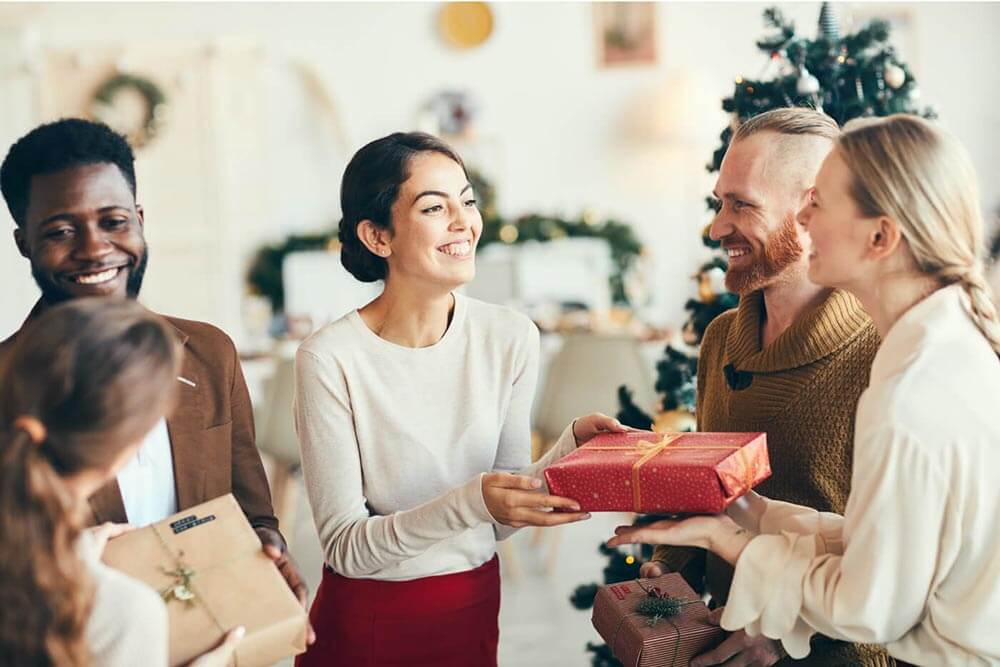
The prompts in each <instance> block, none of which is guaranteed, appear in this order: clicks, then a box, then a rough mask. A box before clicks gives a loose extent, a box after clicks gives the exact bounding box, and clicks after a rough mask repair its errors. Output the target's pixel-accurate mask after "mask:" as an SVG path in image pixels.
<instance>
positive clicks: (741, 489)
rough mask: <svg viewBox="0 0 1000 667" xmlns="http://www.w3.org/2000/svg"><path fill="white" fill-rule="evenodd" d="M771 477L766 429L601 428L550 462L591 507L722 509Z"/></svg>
mask: <svg viewBox="0 0 1000 667" xmlns="http://www.w3.org/2000/svg"><path fill="white" fill-rule="evenodd" d="M770 476H771V464H770V462H769V461H768V458H767V436H766V435H765V434H764V433H653V432H651V431H628V432H625V433H603V434H601V435H598V436H595V437H594V438H593V439H591V440H590V441H588V442H587V443H586V444H584V445H583V446H581V447H579V448H578V449H577V450H576V451H574V452H571V453H570V454H568V455H566V456H564V457H563V458H561V459H559V460H558V461H556V462H555V463H554V464H552V465H551V466H549V467H548V468H546V469H545V481H546V482H548V485H549V491H550V492H551V493H553V494H554V495H557V496H564V497H566V498H572V499H573V500H575V501H577V502H578V503H580V508H581V509H582V510H583V511H585V512H602V511H603V512H609V511H610V512H646V513H665V514H667V513H669V514H674V513H677V514H680V513H684V514H688V513H690V514H717V513H719V512H721V511H723V510H724V509H725V508H726V507H728V506H729V504H730V503H732V502H733V501H734V500H736V499H737V498H739V497H740V496H742V495H743V494H745V493H746V492H747V491H749V490H750V489H752V488H753V487H754V486H756V485H757V484H759V483H760V482H762V481H763V480H765V479H767V478H768V477H770Z"/></svg>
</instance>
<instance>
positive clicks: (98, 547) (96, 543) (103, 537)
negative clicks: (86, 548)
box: [86, 521, 135, 558]
mask: <svg viewBox="0 0 1000 667" xmlns="http://www.w3.org/2000/svg"><path fill="white" fill-rule="evenodd" d="M86 530H87V532H89V533H90V536H91V540H92V547H93V549H94V554H95V555H96V556H97V557H98V558H100V557H101V556H102V555H103V554H104V547H106V546H108V540H113V539H114V538H116V537H118V536H119V535H124V534H125V533H127V532H129V531H130V530H135V526H133V525H132V524H130V523H111V522H110V521H108V522H105V523H102V524H101V525H100V526H94V527H93V528H87V529H86Z"/></svg>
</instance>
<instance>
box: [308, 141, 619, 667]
mask: <svg viewBox="0 0 1000 667" xmlns="http://www.w3.org/2000/svg"><path fill="white" fill-rule="evenodd" d="M341 209H342V211H343V219H342V220H341V223H340V241H341V243H342V249H341V259H342V262H343V264H344V266H345V267H346V268H347V270H348V271H350V272H351V273H352V274H353V275H354V276H356V277H357V278H358V279H359V280H362V281H366V282H372V281H376V280H384V281H385V288H384V291H383V292H382V294H381V295H380V296H379V297H378V298H376V299H375V300H374V301H372V302H371V303H369V304H368V305H366V306H364V307H363V308H361V309H359V310H357V311H354V312H351V313H349V314H348V315H346V316H345V317H343V318H342V319H340V320H338V321H336V322H334V323H332V324H330V325H328V326H326V327H324V328H323V329H321V330H320V331H318V332H317V333H316V334H314V335H313V336H312V337H310V338H309V339H308V340H307V341H306V342H305V343H304V344H303V345H302V346H301V347H300V348H299V351H298V354H297V357H296V376H297V388H296V398H295V422H296V429H297V431H298V434H299V442H300V445H301V449H302V469H303V474H304V476H305V481H306V487H307V489H308V493H309V500H310V503H311V505H312V509H313V515H314V517H315V520H316V527H317V529H318V531H319V537H320V542H321V544H322V547H323V550H324V553H325V557H326V566H325V567H324V572H323V581H322V584H321V585H320V588H319V590H318V591H317V595H316V600H315V602H314V603H313V607H312V610H311V612H310V617H311V620H312V624H313V627H314V628H315V629H316V634H317V641H316V644H314V645H313V646H312V647H310V649H309V651H308V652H307V653H306V654H305V655H303V656H300V658H299V660H298V663H297V664H298V665H307V666H312V665H323V666H329V665H381V664H410V665H436V666H448V665H455V666H458V665H462V666H469V665H495V664H496V652H497V641H498V628H497V614H498V611H499V603H500V583H499V568H498V565H497V559H496V555H495V551H496V539H497V537H501V538H502V537H504V536H506V535H507V534H509V533H510V532H512V530H511V529H512V528H517V527H520V526H527V525H534V526H553V525H558V524H564V523H569V522H571V521H578V520H581V519H584V518H587V515H586V514H583V513H581V512H580V511H579V506H578V505H577V504H576V503H575V502H574V501H572V500H569V499H565V498H558V497H554V496H550V495H547V494H545V493H544V491H543V490H542V482H541V480H540V479H539V478H538V475H539V473H540V470H541V469H542V468H543V467H544V465H545V462H546V461H548V460H552V459H553V458H555V457H558V456H561V455H564V454H566V453H568V452H570V451H572V449H573V448H575V447H576V446H577V444H579V443H582V442H584V441H586V440H587V439H589V438H590V437H591V436H593V435H595V434H596V433H597V432H599V431H606V430H612V431H618V430H623V427H622V426H621V425H620V424H618V422H617V421H616V420H614V419H611V418H609V417H605V416H603V415H590V416H587V417H583V418H581V419H578V420H576V422H574V424H573V425H571V426H570V427H567V429H566V432H564V433H563V435H562V436H561V437H560V439H559V441H558V442H557V443H556V445H555V446H554V447H553V448H552V451H551V452H550V453H549V455H548V456H547V457H546V459H545V460H543V461H542V462H539V463H538V464H536V465H535V466H531V467H528V464H529V461H530V432H531V428H530V423H529V417H530V410H531V401H532V398H533V394H534V390H535V384H536V381H537V374H538V356H539V338H538V330H537V329H536V328H535V326H534V325H533V324H532V323H531V321H530V320H529V319H528V318H527V317H525V316H523V315H520V314H518V313H516V312H515V311H513V310H511V309H509V308H505V307H501V306H495V305H490V304H486V303H483V302H480V301H477V300H475V299H471V298H468V297H465V296H463V295H461V294H458V293H457V292H456V289H457V288H458V287H460V286H461V285H463V284H465V283H467V282H469V281H470V280H472V278H473V276H474V275H475V251H476V244H477V243H478V241H479V237H480V234H481V232H482V218H481V217H480V214H479V210H478V209H477V207H476V200H475V195H474V194H473V192H472V186H471V185H470V183H469V178H468V174H467V173H466V171H465V167H464V165H463V163H462V161H461V159H460V158H459V157H458V155H457V154H455V153H454V151H452V150H451V148H449V147H448V146H447V145H445V144H444V143H442V142H441V141H440V140H438V139H436V138H434V137H432V136H430V135H427V134H421V133H408V134H404V133H396V134H391V135H389V136H387V137H383V138H382V139H378V140H376V141H373V142H371V143H369V144H368V145H366V146H365V147H363V148H362V149H361V150H359V151H358V152H357V154H355V156H354V157H353V158H352V160H351V162H350V164H348V166H347V170H346V171H345V173H344V178H343V183H342V186H341ZM518 470H521V471H522V472H521V474H509V472H508V471H518ZM555 509H559V510H565V511H562V512H558V513H557V512H553V511H552V510H555Z"/></svg>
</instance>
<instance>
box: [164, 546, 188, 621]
mask: <svg viewBox="0 0 1000 667" xmlns="http://www.w3.org/2000/svg"><path fill="white" fill-rule="evenodd" d="M161 539H162V538H161ZM182 556H184V552H183V551H182V552H180V554H178V556H177V567H176V568H175V569H173V570H168V569H167V568H165V567H162V566H161V567H160V569H161V570H163V574H165V575H167V576H168V577H173V579H174V582H173V583H172V584H170V585H169V586H167V587H166V588H163V589H161V590H160V597H161V598H163V601H164V602H170V601H171V600H177V601H178V602H183V603H184V604H186V605H188V606H191V605H193V604H194V599H195V597H196V595H195V592H194V589H193V588H192V587H191V580H192V579H194V575H195V574H196V572H195V571H194V570H192V569H191V568H190V567H188V566H187V565H185V564H184V561H182V560H181V557H182Z"/></svg>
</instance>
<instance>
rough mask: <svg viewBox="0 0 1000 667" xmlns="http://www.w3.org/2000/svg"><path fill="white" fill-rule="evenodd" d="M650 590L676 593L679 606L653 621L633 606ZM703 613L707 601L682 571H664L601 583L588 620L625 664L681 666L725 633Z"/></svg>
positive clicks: (660, 594)
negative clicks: (673, 614) (643, 576)
mask: <svg viewBox="0 0 1000 667" xmlns="http://www.w3.org/2000/svg"><path fill="white" fill-rule="evenodd" d="M650 596H654V597H674V598H679V599H680V600H681V601H682V602H681V608H680V612H679V613H678V614H677V615H676V616H667V617H663V618H660V619H659V620H656V621H655V622H653V619H650V618H649V617H648V616H644V615H642V614H640V613H639V612H637V611H636V606H637V605H638V604H639V602H640V601H641V600H643V599H645V598H648V597H650ZM707 616H708V607H706V606H705V603H704V602H702V601H701V598H699V597H698V596H697V595H695V592H694V591H693V590H691V587H690V586H688V585H687V582H686V581H684V577H682V576H681V575H679V574H665V575H663V576H662V577H656V578H655V579H632V580H629V581H623V582H621V583H618V584H611V585H610V586H603V587H601V588H600V589H599V590H598V591H597V597H596V598H595V599H594V613H593V616H592V617H591V621H592V622H593V624H594V628H596V629H597V632H599V633H600V635H601V637H603V638H604V641H606V642H607V643H608V646H609V647H611V652H612V653H614V654H615V657H616V658H618V659H619V660H620V661H621V662H622V664H624V665H625V666H626V667H654V666H655V667H686V666H687V665H688V663H689V662H690V661H691V658H694V657H696V656H699V655H701V654H702V653H704V652H705V651H708V650H711V649H712V648H715V646H717V645H718V644H719V643H720V642H721V641H722V640H723V638H724V637H725V635H726V632H725V631H724V630H723V629H722V628H720V627H719V626H717V625H712V624H711V623H709V622H708V621H707V620H706V617H707Z"/></svg>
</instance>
